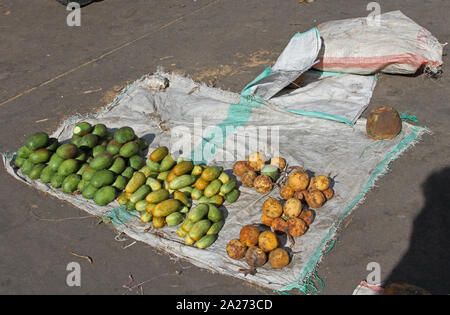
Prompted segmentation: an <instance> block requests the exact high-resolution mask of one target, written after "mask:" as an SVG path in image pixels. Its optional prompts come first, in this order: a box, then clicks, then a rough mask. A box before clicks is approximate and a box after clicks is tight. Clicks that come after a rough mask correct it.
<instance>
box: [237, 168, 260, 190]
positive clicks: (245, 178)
mask: <svg viewBox="0 0 450 315" xmlns="http://www.w3.org/2000/svg"><path fill="white" fill-rule="evenodd" d="M256 177H258V174H256V172H255V171H252V170H248V171H245V172H244V174H242V176H241V182H242V185H244V186H247V187H253V183H254V181H255V179H256Z"/></svg>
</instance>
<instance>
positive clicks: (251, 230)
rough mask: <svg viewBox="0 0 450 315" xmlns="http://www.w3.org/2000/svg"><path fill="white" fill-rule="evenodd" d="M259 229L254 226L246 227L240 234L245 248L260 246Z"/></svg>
mask: <svg viewBox="0 0 450 315" xmlns="http://www.w3.org/2000/svg"><path fill="white" fill-rule="evenodd" d="M258 237H259V229H258V228H257V227H256V226H254V225H246V226H244V227H243V228H242V229H241V232H240V233H239V239H240V240H241V243H242V244H244V245H245V246H254V245H256V244H258Z"/></svg>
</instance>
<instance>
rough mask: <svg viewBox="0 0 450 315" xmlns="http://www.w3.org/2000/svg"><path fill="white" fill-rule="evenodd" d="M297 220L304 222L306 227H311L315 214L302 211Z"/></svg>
mask: <svg viewBox="0 0 450 315" xmlns="http://www.w3.org/2000/svg"><path fill="white" fill-rule="evenodd" d="M299 218H300V219H302V220H303V221H305V223H306V225H311V223H313V221H314V218H315V213H314V211H312V210H303V211H302V213H300V216H299Z"/></svg>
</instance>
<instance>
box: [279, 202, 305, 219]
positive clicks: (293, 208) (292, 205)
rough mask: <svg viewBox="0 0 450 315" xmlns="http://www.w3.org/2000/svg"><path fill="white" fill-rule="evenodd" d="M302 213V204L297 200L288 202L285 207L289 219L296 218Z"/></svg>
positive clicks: (284, 211) (285, 213)
mask: <svg viewBox="0 0 450 315" xmlns="http://www.w3.org/2000/svg"><path fill="white" fill-rule="evenodd" d="M301 212H302V202H301V201H300V200H298V199H295V198H290V199H288V200H287V201H286V203H285V204H284V207H283V213H284V215H286V216H287V217H289V218H296V217H298V216H299V215H300V213H301Z"/></svg>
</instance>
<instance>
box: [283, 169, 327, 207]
mask: <svg viewBox="0 0 450 315" xmlns="http://www.w3.org/2000/svg"><path fill="white" fill-rule="evenodd" d="M293 169H294V171H293V172H292V173H290V174H289V177H288V179H287V182H286V183H285V185H283V186H282V187H281V189H280V196H281V198H283V199H284V200H289V199H291V198H295V199H298V200H300V201H303V202H305V203H306V204H307V205H308V206H309V207H310V208H313V209H318V208H321V207H322V206H323V205H324V204H325V202H326V201H328V200H330V199H331V198H333V196H334V191H333V189H332V188H331V187H330V178H329V177H328V176H325V175H319V176H315V177H310V176H309V174H308V173H307V172H306V170H304V169H303V168H300V167H293Z"/></svg>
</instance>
